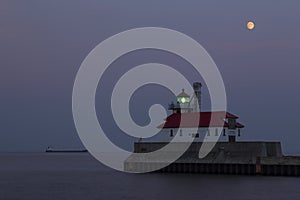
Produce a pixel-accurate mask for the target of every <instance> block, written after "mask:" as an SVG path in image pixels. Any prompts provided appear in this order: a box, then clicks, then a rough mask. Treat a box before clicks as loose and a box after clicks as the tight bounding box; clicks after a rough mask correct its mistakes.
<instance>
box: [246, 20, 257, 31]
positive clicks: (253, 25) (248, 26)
mask: <svg viewBox="0 0 300 200" xmlns="http://www.w3.org/2000/svg"><path fill="white" fill-rule="evenodd" d="M254 27H255V24H254V22H248V23H247V28H248V29H249V30H252V29H254Z"/></svg>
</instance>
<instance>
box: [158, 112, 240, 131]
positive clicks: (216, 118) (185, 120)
mask: <svg viewBox="0 0 300 200" xmlns="http://www.w3.org/2000/svg"><path fill="white" fill-rule="evenodd" d="M181 118H182V120H181ZM195 118H196V119H197V118H199V121H198V122H197V121H195V120H194V119H195ZM226 119H235V120H236V119H238V117H237V116H235V115H233V114H231V113H229V112H225V111H217V112H200V113H199V112H195V113H173V114H171V115H170V116H168V117H167V118H166V122H165V123H163V124H161V125H160V126H158V128H178V127H179V126H180V127H182V128H189V127H209V126H213V127H228V126H229V125H228V123H227V122H226ZM180 123H181V124H180ZM236 128H244V125H242V124H240V123H236Z"/></svg>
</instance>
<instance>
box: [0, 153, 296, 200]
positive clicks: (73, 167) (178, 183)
mask: <svg viewBox="0 0 300 200" xmlns="http://www.w3.org/2000/svg"><path fill="white" fill-rule="evenodd" d="M0 199H1V200H11V199H14V200H15V199H22V200H25V199H37V200H60V199H70V200H77V199H80V200H81V199H82V200H90V199H92V200H94V199H97V200H100V199H101V200H102V199H105V200H106V199H108V200H111V199H132V200H135V199H136V200H147V199H183V200H186V199H205V200H210V199H230V200H235V199H272V200H274V199H285V200H286V199H288V200H290V199H300V178H297V177H267V176H235V175H204V174H162V173H150V174H127V173H122V172H117V171H114V170H112V169H109V168H107V167H105V166H103V165H102V164H100V163H99V162H98V161H97V160H95V159H94V158H93V157H92V156H90V155H89V154H88V153H1V154H0Z"/></svg>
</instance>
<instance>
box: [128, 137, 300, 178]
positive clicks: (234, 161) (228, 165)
mask: <svg viewBox="0 0 300 200" xmlns="http://www.w3.org/2000/svg"><path fill="white" fill-rule="evenodd" d="M166 144H167V143H157V142H155V143H141V142H140V143H135V152H136V153H147V152H152V151H155V150H157V149H160V148H162V147H163V146H165V145H166ZM179 145H180V144H179ZM201 145H202V143H192V144H191V146H190V147H189V149H188V150H187V151H186V152H185V153H184V154H183V155H182V156H181V157H180V158H179V159H178V160H176V161H175V162H173V163H171V164H169V165H166V164H165V163H164V161H163V159H162V157H160V158H159V160H155V159H153V158H148V157H147V156H145V157H143V159H141V158H140V157H139V158H138V159H137V157H136V156H135V155H134V154H133V155H132V156H130V157H129V158H128V159H127V160H126V161H125V163H124V169H125V170H126V171H132V172H142V171H152V170H153V169H158V168H160V166H162V165H163V164H165V165H166V167H164V168H161V169H160V170H157V172H167V173H206V174H242V175H272V176H300V157H298V156H283V155H282V152H281V145H280V142H233V143H228V142H219V143H217V144H216V145H215V146H214V148H213V149H212V151H211V152H210V153H209V154H208V155H207V156H206V157H205V158H202V159H199V157H198V153H199V149H200V147H201ZM168 153H172V152H165V155H167V154H168Z"/></svg>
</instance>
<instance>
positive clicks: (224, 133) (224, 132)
mask: <svg viewBox="0 0 300 200" xmlns="http://www.w3.org/2000/svg"><path fill="white" fill-rule="evenodd" d="M223 136H226V131H225V128H224V129H223Z"/></svg>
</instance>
